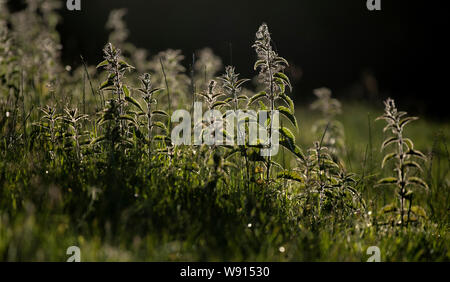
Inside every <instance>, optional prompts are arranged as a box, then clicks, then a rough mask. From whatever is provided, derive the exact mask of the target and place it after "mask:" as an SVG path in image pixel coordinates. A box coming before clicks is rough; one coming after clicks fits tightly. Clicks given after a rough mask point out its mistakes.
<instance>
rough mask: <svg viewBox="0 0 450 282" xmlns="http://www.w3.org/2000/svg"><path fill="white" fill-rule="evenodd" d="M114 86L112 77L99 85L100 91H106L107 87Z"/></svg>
mask: <svg viewBox="0 0 450 282" xmlns="http://www.w3.org/2000/svg"><path fill="white" fill-rule="evenodd" d="M113 85H114V82H113V80H112V77H111V76H110V77H108V80H105V81H104V82H103V83H102V84H101V85H100V90H103V89H106V88H108V87H111V86H113Z"/></svg>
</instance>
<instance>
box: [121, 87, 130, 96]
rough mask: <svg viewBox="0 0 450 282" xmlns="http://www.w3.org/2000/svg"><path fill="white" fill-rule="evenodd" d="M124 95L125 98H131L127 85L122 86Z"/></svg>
mask: <svg viewBox="0 0 450 282" xmlns="http://www.w3.org/2000/svg"><path fill="white" fill-rule="evenodd" d="M122 90H123V93H124V94H125V97H129V96H130V89H128V87H127V86H126V85H124V86H122Z"/></svg>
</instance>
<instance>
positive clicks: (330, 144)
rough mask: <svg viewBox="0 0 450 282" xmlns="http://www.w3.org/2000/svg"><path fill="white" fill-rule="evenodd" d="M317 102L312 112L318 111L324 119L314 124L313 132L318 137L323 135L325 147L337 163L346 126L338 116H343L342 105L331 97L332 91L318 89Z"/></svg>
mask: <svg viewBox="0 0 450 282" xmlns="http://www.w3.org/2000/svg"><path fill="white" fill-rule="evenodd" d="M314 95H315V96H316V97H317V99H316V101H314V102H313V103H312V104H311V109H312V110H318V111H320V112H321V114H322V119H320V120H318V121H317V122H315V123H314V125H313V127H312V131H313V133H314V134H315V135H316V136H321V135H323V142H322V144H323V146H325V147H327V148H328V150H329V151H330V154H331V156H332V157H333V159H334V160H335V161H338V160H339V155H340V154H341V152H342V150H343V148H344V146H345V144H344V136H345V135H344V126H343V125H342V123H341V122H340V121H338V120H336V116H337V115H339V114H341V112H342V109H341V103H340V102H339V100H337V99H335V98H332V97H331V90H330V89H328V88H325V87H323V88H318V89H315V90H314Z"/></svg>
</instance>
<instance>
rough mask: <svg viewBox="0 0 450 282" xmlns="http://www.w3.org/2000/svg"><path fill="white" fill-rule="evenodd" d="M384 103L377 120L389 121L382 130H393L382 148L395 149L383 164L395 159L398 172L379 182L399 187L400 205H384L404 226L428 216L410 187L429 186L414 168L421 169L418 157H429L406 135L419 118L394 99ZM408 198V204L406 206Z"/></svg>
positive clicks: (386, 210) (394, 218)
mask: <svg viewBox="0 0 450 282" xmlns="http://www.w3.org/2000/svg"><path fill="white" fill-rule="evenodd" d="M384 105H385V110H384V114H383V115H382V116H380V117H378V118H377V120H384V121H386V123H387V125H386V127H385V128H384V130H383V131H384V132H386V131H390V132H391V133H392V134H391V136H389V137H388V138H387V139H386V140H385V141H384V142H383V144H382V146H381V150H384V149H386V148H389V147H394V150H393V152H391V153H388V154H386V155H385V157H384V159H383V162H382V164H381V167H382V168H383V167H384V166H385V165H386V163H387V162H389V161H392V162H394V164H395V168H394V172H395V173H396V176H392V177H386V178H383V179H381V180H379V182H378V183H379V184H387V185H394V186H395V187H396V190H397V195H398V199H399V202H400V208H397V207H396V205H395V204H392V205H389V206H387V207H385V208H384V209H383V211H384V212H385V213H391V214H392V213H394V215H395V214H396V215H397V216H396V217H393V218H391V222H392V223H395V222H396V223H397V224H398V225H401V226H405V225H408V223H409V222H413V221H417V220H418V218H419V217H424V216H426V214H425V211H424V210H423V209H422V208H421V207H419V206H412V202H413V196H414V193H413V191H412V190H411V189H410V188H413V187H421V188H424V189H426V190H428V185H427V183H426V182H425V181H424V180H423V179H422V178H420V177H417V176H414V174H413V172H417V171H419V172H420V171H422V168H421V166H420V164H419V163H418V162H416V161H415V159H421V160H424V161H426V159H427V158H426V156H425V155H424V154H423V153H422V152H420V151H418V150H416V149H414V143H413V141H412V140H411V139H409V138H406V137H405V136H404V129H405V126H406V125H407V124H409V123H410V122H412V121H414V120H417V119H418V118H417V117H408V116H407V113H406V112H401V111H398V110H397V107H396V106H395V102H394V100H392V99H390V98H389V99H387V100H386V101H385V102H384ZM407 202H408V207H406V203H407ZM394 220H395V221H394Z"/></svg>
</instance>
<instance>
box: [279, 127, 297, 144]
mask: <svg viewBox="0 0 450 282" xmlns="http://www.w3.org/2000/svg"><path fill="white" fill-rule="evenodd" d="M280 133H281V135H282V136H283V137H284V138H286V139H287V140H288V141H289V142H290V143H291V144H295V136H294V134H293V133H292V131H290V130H289V129H288V128H286V127H281V128H280Z"/></svg>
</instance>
